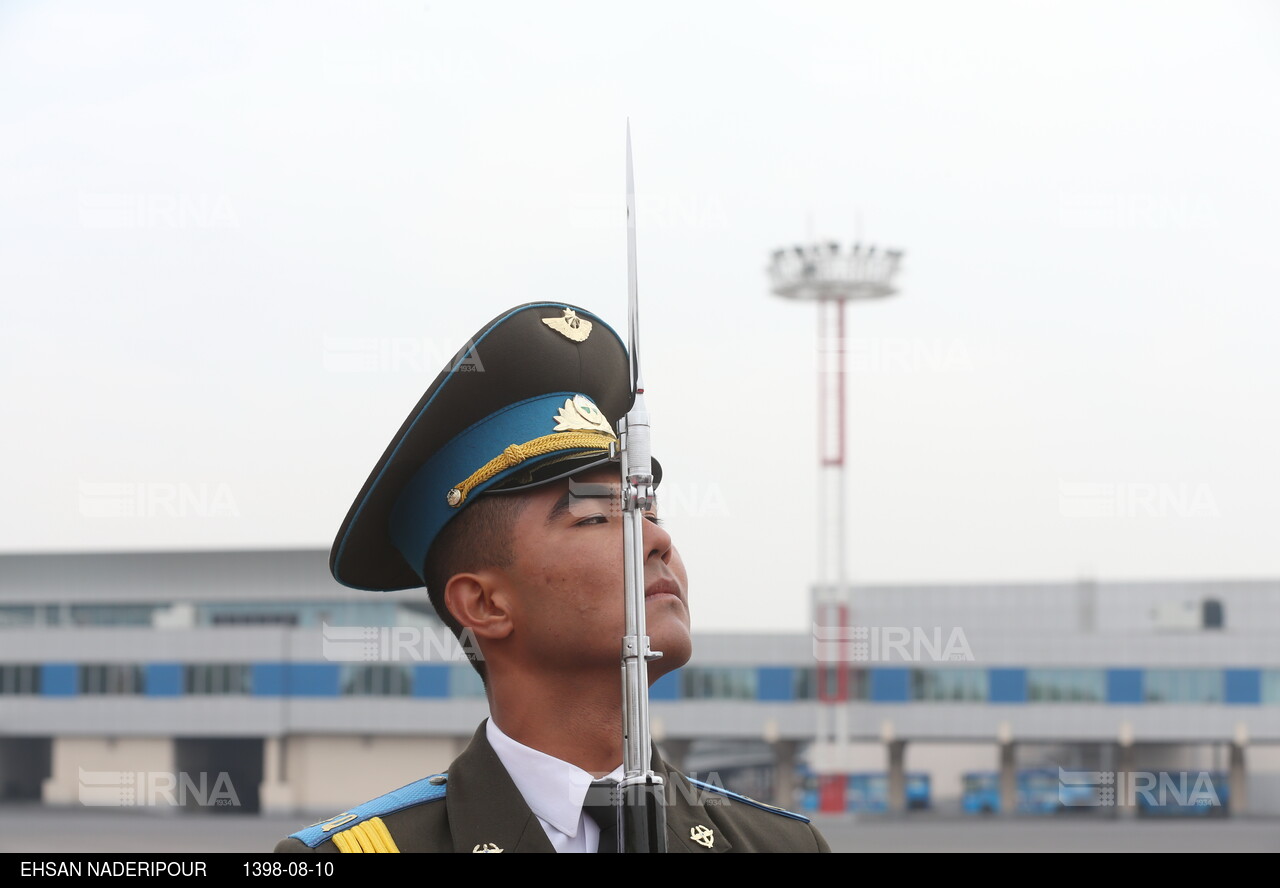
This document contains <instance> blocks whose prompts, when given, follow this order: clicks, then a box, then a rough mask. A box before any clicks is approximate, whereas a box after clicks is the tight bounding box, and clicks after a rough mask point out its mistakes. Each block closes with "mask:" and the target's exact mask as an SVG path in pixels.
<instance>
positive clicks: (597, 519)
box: [573, 515, 608, 527]
mask: <svg viewBox="0 0 1280 888" xmlns="http://www.w3.org/2000/svg"><path fill="white" fill-rule="evenodd" d="M606 520H608V519H606V518H605V517H604V516H603V515H591V516H590V517H587V518H583V519H582V520H581V521H579V522H577V523H576V524H574V525H573V526H574V527H582V526H584V525H588V524H604V523H605V521H606Z"/></svg>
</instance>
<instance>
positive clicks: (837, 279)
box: [768, 242, 902, 810]
mask: <svg viewBox="0 0 1280 888" xmlns="http://www.w3.org/2000/svg"><path fill="white" fill-rule="evenodd" d="M901 261H902V251H901V250H877V249H876V248H875V247H874V246H864V245H862V244H859V243H855V244H854V245H853V246H852V247H850V248H848V249H844V248H842V247H841V246H840V244H839V243H836V242H827V243H813V244H808V245H800V246H795V247H789V248H784V249H779V250H775V251H774V252H773V257H772V260H771V261H770V263H769V268H768V272H769V282H770V288H771V290H772V292H773V293H774V295H777V296H782V297H783V298H785V299H794V300H796V301H798V302H816V303H817V305H818V576H817V580H816V581H815V583H814V586H813V593H812V594H813V601H812V613H813V633H814V634H813V639H814V655H815V658H816V659H817V684H818V687H817V692H818V693H817V697H818V700H819V705H818V737H817V741H818V742H817V748H816V749H815V754H816V756H817V757H820V758H822V759H824V760H825V761H823V762H816V763H815V764H816V765H817V767H816V768H815V770H818V771H819V773H821V772H823V771H826V772H827V773H828V774H833V772H835V773H834V775H833V777H834V776H835V775H839V774H840V773H841V772H846V771H847V768H848V764H847V757H848V744H849V737H850V733H849V706H848V703H849V700H850V697H851V694H850V688H849V680H850V669H849V663H850V662H852V661H855V660H859V659H861V660H865V659H866V654H865V651H866V645H865V642H864V643H862V644H861V645H856V643H855V642H854V636H855V634H856V633H855V632H854V631H853V628H852V625H851V623H852V620H851V617H852V615H851V613H850V605H851V603H852V596H851V594H850V590H849V587H848V572H847V563H846V559H845V541H846V524H845V463H846V458H847V455H848V450H847V446H846V443H847V430H846V427H845V366H844V355H845V345H846V340H845V335H846V334H845V322H844V312H845V305H846V303H849V302H853V301H855V300H871V299H886V298H888V297H889V296H892V295H893V294H895V293H896V292H898V291H897V289H895V287H894V278H895V277H896V276H897V274H898V267H899V265H900V264H901ZM860 652H861V653H862V656H861V657H859V656H858V654H859V653H860ZM841 779H842V778H841ZM833 792H834V793H835V794H836V795H838V797H839V798H838V802H837V801H836V799H835V798H832V793H833ZM822 794H823V803H822V807H823V809H824V810H830V809H832V808H839V809H843V808H844V787H843V783H840V785H839V786H838V787H835V786H832V788H831V789H830V790H829V789H828V787H826V786H824V787H823V788H822Z"/></svg>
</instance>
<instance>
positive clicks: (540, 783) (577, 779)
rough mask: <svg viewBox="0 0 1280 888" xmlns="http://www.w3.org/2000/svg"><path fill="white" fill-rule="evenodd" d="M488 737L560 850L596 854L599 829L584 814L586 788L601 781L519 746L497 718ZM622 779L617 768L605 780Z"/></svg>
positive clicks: (540, 753) (598, 843)
mask: <svg viewBox="0 0 1280 888" xmlns="http://www.w3.org/2000/svg"><path fill="white" fill-rule="evenodd" d="M485 736H486V737H487V738H488V740H489V745H490V746H492V747H493V751H494V752H496V753H497V754H498V759H499V760H500V761H501V762H502V765H503V767H505V768H506V769H507V773H508V774H510V775H511V780H512V782H514V783H515V785H516V789H518V790H519V791H520V795H522V796H524V800H525V803H526V804H527V805H528V806H529V809H530V810H531V811H533V813H534V816H535V817H537V818H538V822H539V823H541V824H542V829H543V831H544V832H545V833H546V834H547V838H548V839H550V840H551V844H552V845H553V846H554V847H555V849H556V851H559V852H561V853H579V854H594V853H595V852H596V848H598V847H599V845H600V827H599V826H597V825H596V822H595V821H594V820H592V819H591V818H590V817H587V816H586V815H584V814H583V813H582V803H583V801H584V800H585V799H586V797H587V787H588V786H590V785H591V783H592V781H594V780H596V779H597V778H596V777H593V776H591V774H589V773H587V772H586V771H584V770H582V769H581V768H579V767H578V766H577V765H571V764H569V763H568V762H564V761H561V760H560V759H558V758H555V757H554V756H550V755H547V754H546V753H545V752H538V750H536V749H531V748H529V747H528V746H525V745H524V744H522V743H517V742H516V741H515V740H512V739H511V738H510V737H508V736H507V735H506V734H504V733H502V729H501V728H499V727H498V726H497V724H495V723H494V720H493V719H489V721H488V723H487V724H486V725H485ZM622 775H623V771H622V765H618V767H617V768H615V769H614V771H613V773H612V774H609V775H608V776H607V777H606V778H603V779H607V780H621V779H622Z"/></svg>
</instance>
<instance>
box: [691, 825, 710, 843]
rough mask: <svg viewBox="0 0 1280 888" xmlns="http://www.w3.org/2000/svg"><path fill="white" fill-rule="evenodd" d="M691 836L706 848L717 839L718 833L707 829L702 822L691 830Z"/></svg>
mask: <svg viewBox="0 0 1280 888" xmlns="http://www.w3.org/2000/svg"><path fill="white" fill-rule="evenodd" d="M689 838H691V839H693V840H694V841H695V842H697V843H698V844H699V845H701V846H702V847H704V848H710V847H711V846H712V845H713V844H714V843H715V840H716V834H715V833H713V832H712V831H711V830H709V829H707V828H706V827H705V826H703V825H702V824H701V823H699V824H698V825H697V826H695V827H693V829H691V830H689Z"/></svg>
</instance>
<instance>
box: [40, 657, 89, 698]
mask: <svg viewBox="0 0 1280 888" xmlns="http://www.w3.org/2000/svg"><path fill="white" fill-rule="evenodd" d="M79 676H80V671H79V670H78V669H77V668H76V664H75V663H45V664H43V665H42V666H41V667H40V693H41V694H43V695H44V696H46V697H74V696H75V695H76V694H78V693H79V691H80V686H79V681H80V679H79Z"/></svg>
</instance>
